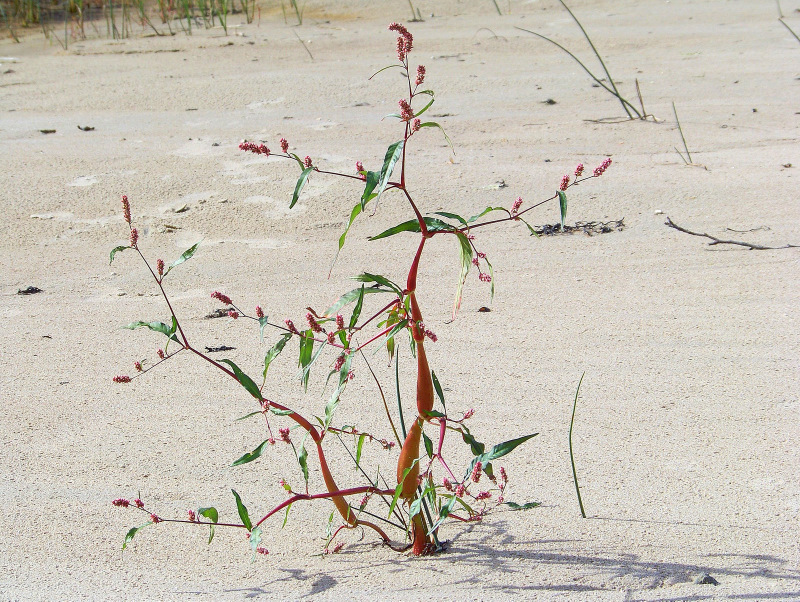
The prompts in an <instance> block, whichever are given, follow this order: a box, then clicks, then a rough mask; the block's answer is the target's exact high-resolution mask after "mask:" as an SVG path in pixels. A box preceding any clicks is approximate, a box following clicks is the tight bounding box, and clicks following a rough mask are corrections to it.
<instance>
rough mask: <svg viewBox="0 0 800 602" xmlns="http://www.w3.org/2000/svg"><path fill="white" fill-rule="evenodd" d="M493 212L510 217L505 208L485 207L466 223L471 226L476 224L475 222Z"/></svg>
mask: <svg viewBox="0 0 800 602" xmlns="http://www.w3.org/2000/svg"><path fill="white" fill-rule="evenodd" d="M493 211H503V212H504V213H506V214H508V215H511V212H510V211H509V210H508V209H506V208H505V207H487V208H486V209H484V210H483V211H481V212H480V213H478V214H476V215H473V216H472V217H471V218H469V219H468V220H467V223H470V224H471V223H473V222H476V221H477V220H479V219H480V218H482V217H483V216H484V215H486V214H487V213H492V212H493Z"/></svg>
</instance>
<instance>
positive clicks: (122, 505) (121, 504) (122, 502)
mask: <svg viewBox="0 0 800 602" xmlns="http://www.w3.org/2000/svg"><path fill="white" fill-rule="evenodd" d="M111 505H112V506H117V507H119V508H127V507H128V506H130V505H131V503H130V502H129V501H128V500H126V499H125V498H117V499H116V500H114V501H112V502H111Z"/></svg>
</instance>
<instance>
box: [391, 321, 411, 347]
mask: <svg viewBox="0 0 800 602" xmlns="http://www.w3.org/2000/svg"><path fill="white" fill-rule="evenodd" d="M408 323H409V319H408V318H404V319H402V320H400V321H399V322H398V323H397V324H395V325H394V328H392V329H391V330H390V331H389V334H387V335H386V343H387V344H388V343H389V342H390V341H391V342H392V344H394V336H395V335H396V334H397V333H398V332H400V331H401V330H403V329H404V328H405V327H406V326H408Z"/></svg>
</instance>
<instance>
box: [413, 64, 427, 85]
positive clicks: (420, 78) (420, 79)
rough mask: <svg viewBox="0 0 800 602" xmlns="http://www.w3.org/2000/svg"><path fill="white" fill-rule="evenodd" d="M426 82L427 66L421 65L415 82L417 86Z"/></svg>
mask: <svg viewBox="0 0 800 602" xmlns="http://www.w3.org/2000/svg"><path fill="white" fill-rule="evenodd" d="M424 81H425V65H420V66H419V67H417V79H416V80H415V82H414V83H415V84H416V85H418V86H421V85H422V82H424Z"/></svg>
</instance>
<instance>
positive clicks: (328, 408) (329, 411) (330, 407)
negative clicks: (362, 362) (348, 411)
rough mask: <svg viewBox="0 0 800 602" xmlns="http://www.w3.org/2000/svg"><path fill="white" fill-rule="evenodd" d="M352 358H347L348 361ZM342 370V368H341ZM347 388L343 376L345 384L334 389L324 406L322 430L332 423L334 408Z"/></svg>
mask: <svg viewBox="0 0 800 602" xmlns="http://www.w3.org/2000/svg"><path fill="white" fill-rule="evenodd" d="M350 357H352V356H348V359H349V358H350ZM345 364H347V360H345ZM342 368H344V366H342ZM346 386H347V377H346V376H345V382H343V383H341V384H339V386H338V387H337V388H336V391H334V392H333V395H332V396H331V398H330V399H329V400H328V403H327V404H325V422H324V423H323V428H326V429H327V428H328V427H329V426H330V425H331V422H332V421H333V414H334V412H336V408H337V407H338V406H339V400H340V399H341V396H342V391H344V389H345V387H346Z"/></svg>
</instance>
